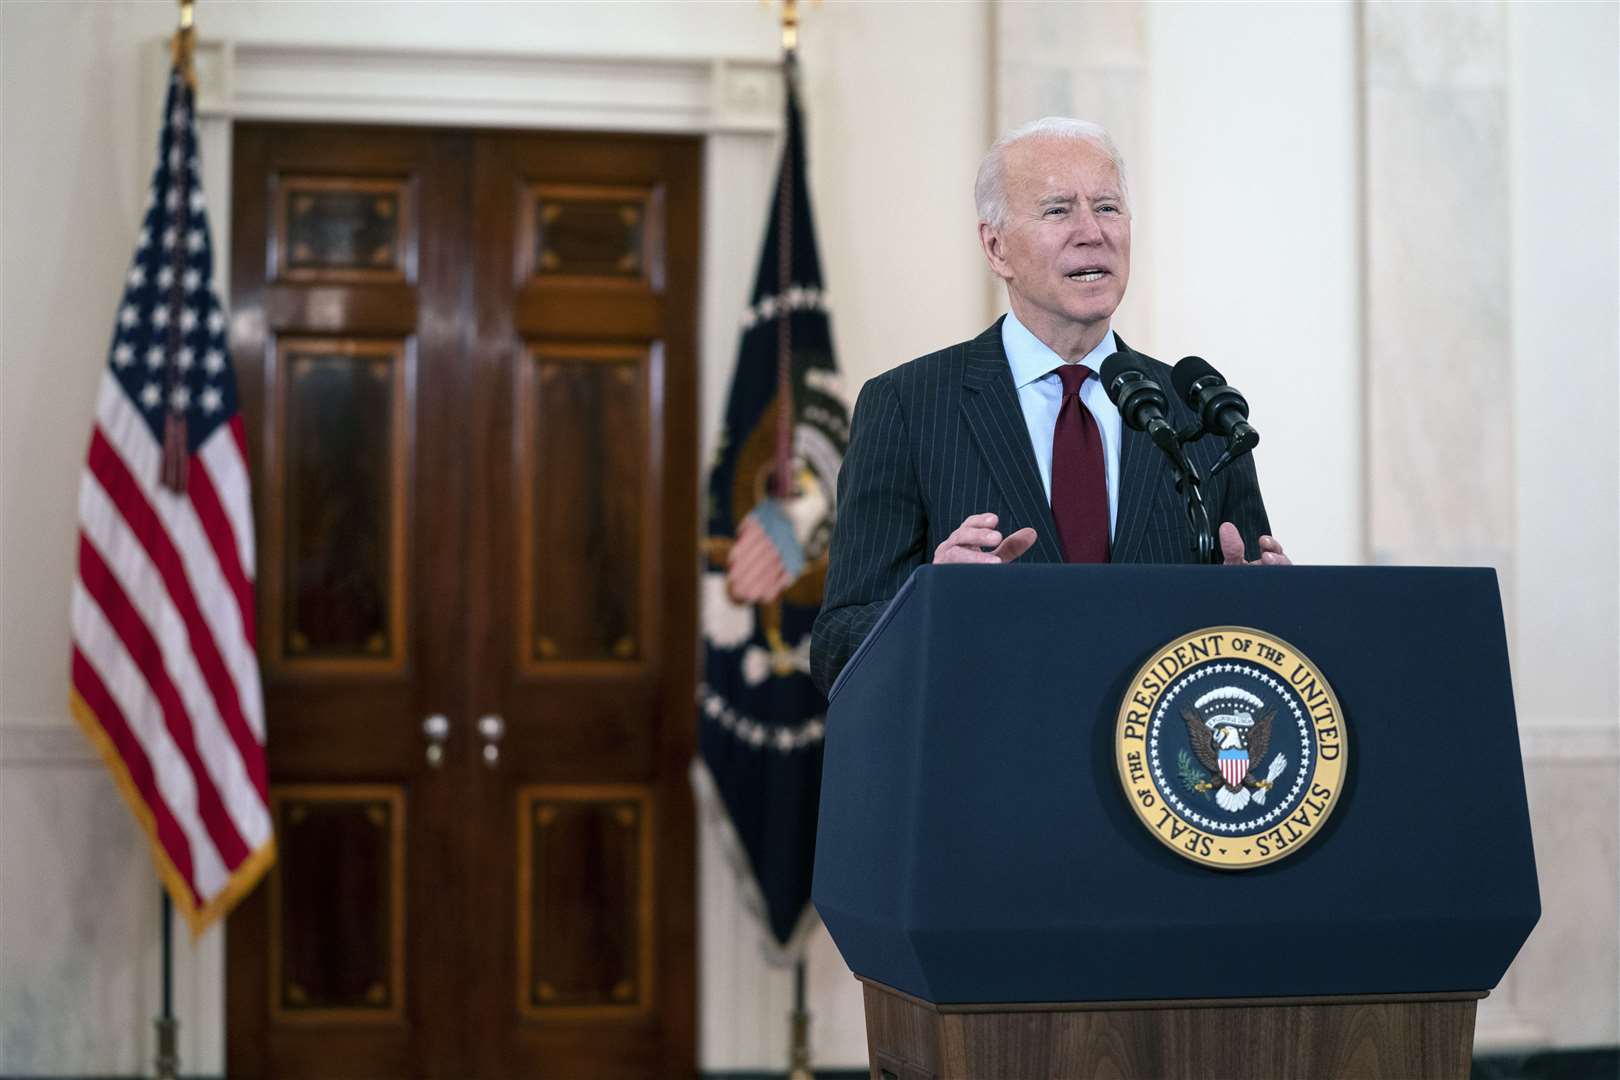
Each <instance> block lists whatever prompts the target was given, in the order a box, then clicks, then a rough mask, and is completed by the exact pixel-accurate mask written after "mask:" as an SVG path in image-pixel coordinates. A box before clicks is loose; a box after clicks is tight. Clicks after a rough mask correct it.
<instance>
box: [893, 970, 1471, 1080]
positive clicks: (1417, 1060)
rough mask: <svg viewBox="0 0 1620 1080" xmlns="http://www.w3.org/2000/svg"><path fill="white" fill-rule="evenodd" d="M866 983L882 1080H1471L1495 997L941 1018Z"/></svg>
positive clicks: (1127, 1005)
mask: <svg viewBox="0 0 1620 1080" xmlns="http://www.w3.org/2000/svg"><path fill="white" fill-rule="evenodd" d="M861 982H862V983H864V984H865V990H866V1046H867V1053H868V1055H869V1056H870V1060H871V1067H872V1080H1090V1078H1093V1077H1098V1078H1101V1077H1107V1078H1110V1080H1133V1078H1140V1080H1194V1078H1197V1080H1234V1078H1239V1077H1255V1078H1263V1080H1274V1078H1275V1080H1281V1078H1287V1080H1329V1078H1332V1080H1340V1078H1343V1080H1349V1078H1352V1077H1354V1078H1358V1080H1360V1078H1364V1080H1413V1078H1415V1077H1422V1078H1424V1080H1467V1078H1468V1070H1469V1065H1470V1061H1471V1058H1472V1055H1473V1047H1474V1009H1475V1006H1476V1004H1477V1003H1478V1001H1479V999H1480V998H1483V997H1484V996H1485V994H1484V993H1479V992H1474V993H1466V992H1459V993H1455V994H1382V995H1365V996H1354V997H1319V998H1236V999H1230V1000H1219V999H1216V1000H1205V1001H1123V1002H1121V1001H1112V1002H1058V1003H1050V1004H1030V1005H935V1004H932V1003H930V1002H927V1001H922V1000H919V999H918V998H914V997H912V996H911V995H909V994H904V993H901V992H900V991H898V990H894V989H892V988H890V987H888V986H884V985H883V984H881V983H875V982H872V981H870V980H867V979H862V980H861Z"/></svg>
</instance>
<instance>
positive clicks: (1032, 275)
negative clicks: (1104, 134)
mask: <svg viewBox="0 0 1620 1080" xmlns="http://www.w3.org/2000/svg"><path fill="white" fill-rule="evenodd" d="M1006 190H1007V220H1006V222H1005V223H1004V224H1003V225H1002V227H1001V228H1000V229H994V228H991V227H990V226H989V225H984V224H981V225H980V226H979V237H980V241H981V242H982V243H983V245H984V251H985V255H986V257H987V258H989V260H990V266H991V269H993V270H994V271H995V272H996V273H997V274H998V275H999V276H1000V277H1002V278H1003V279H1004V280H1005V281H1006V282H1007V290H1008V293H1009V294H1010V296H1011V298H1012V300H1013V303H1014V310H1015V311H1016V312H1017V313H1018V314H1019V318H1020V320H1022V321H1024V322H1025V324H1026V325H1029V328H1030V330H1031V331H1033V332H1035V333H1036V334H1037V335H1038V336H1040V337H1042V338H1043V339H1045V340H1048V343H1049V344H1050V343H1051V338H1052V337H1057V338H1067V337H1069V336H1071V335H1074V334H1076V333H1083V332H1084V331H1085V330H1086V329H1096V328H1098V327H1099V326H1103V325H1106V324H1107V322H1108V320H1109V319H1110V318H1111V317H1112V316H1113V314H1114V309H1115V308H1117V307H1119V302H1120V300H1121V299H1122V298H1123V297H1124V296H1125V285H1126V283H1127V282H1128V281H1129V280H1130V275H1131V216H1130V211H1129V209H1128V208H1127V207H1126V205H1125V192H1124V191H1123V189H1122V187H1121V185H1120V182H1119V174H1118V172H1117V170H1116V169H1115V168H1114V163H1113V162H1112V161H1111V160H1109V157H1108V155H1107V154H1106V153H1104V152H1103V151H1102V150H1101V149H1100V148H1099V147H1097V146H1095V145H1093V144H1092V143H1090V142H1086V141H1084V140H1082V139H1055V138H1030V139H1023V140H1021V141H1019V142H1017V143H1014V144H1013V145H1012V146H1010V147H1008V149H1007V157H1006ZM1032 322H1033V323H1035V324H1036V325H1030V324H1031V323H1032Z"/></svg>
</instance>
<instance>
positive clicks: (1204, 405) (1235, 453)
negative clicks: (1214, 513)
mask: <svg viewBox="0 0 1620 1080" xmlns="http://www.w3.org/2000/svg"><path fill="white" fill-rule="evenodd" d="M1170 382H1171V384H1172V385H1174V386H1175V388H1176V393H1177V395H1179V396H1180V398H1181V400H1183V401H1185V402H1186V403H1187V407H1188V408H1190V409H1191V410H1192V411H1193V412H1195V413H1197V414H1198V418H1199V420H1201V421H1202V422H1203V425H1204V430H1205V431H1208V432H1209V433H1210V434H1211V435H1219V436H1220V437H1221V438H1223V439H1225V440H1226V453H1225V454H1223V455H1221V458H1222V460H1221V462H1220V463H1219V464H1218V467H1217V468H1216V469H1212V470H1211V471H1210V475H1211V476H1213V475H1215V473H1216V472H1218V471H1219V470H1220V469H1221V468H1225V467H1226V465H1227V464H1229V463H1230V462H1231V461H1232V460H1234V459H1236V458H1239V457H1242V456H1243V455H1244V454H1247V453H1248V452H1249V451H1250V450H1253V449H1254V448H1255V447H1256V446H1257V445H1259V443H1260V433H1259V432H1258V431H1256V430H1254V428H1253V427H1252V426H1251V425H1250V424H1249V403H1248V402H1247V401H1245V400H1244V399H1243V395H1242V394H1240V393H1238V392H1237V391H1236V390H1235V389H1233V388H1232V387H1230V386H1228V385H1227V384H1226V380H1225V379H1223V378H1221V373H1220V372H1218V371H1216V370H1215V369H1214V368H1213V367H1211V366H1210V363H1209V361H1208V360H1205V359H1204V358H1203V357H1201V356H1184V357H1182V358H1181V362H1180V363H1178V364H1177V365H1176V367H1175V370H1174V371H1172V372H1171V373H1170Z"/></svg>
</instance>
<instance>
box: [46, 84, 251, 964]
mask: <svg viewBox="0 0 1620 1080" xmlns="http://www.w3.org/2000/svg"><path fill="white" fill-rule="evenodd" d="M193 111H194V110H193V92H192V90H191V88H190V86H189V85H188V84H187V81H186V79H185V78H184V77H183V75H182V74H181V71H180V69H179V68H178V67H177V68H176V69H175V70H174V72H173V73H172V74H171V75H170V78H169V88H168V95H167V100H166V102H165V104H164V113H163V130H162V134H161V136H160V138H159V142H158V161H157V168H156V170H155V171H154V172H153V174H152V187H151V192H150V200H149V202H148V204H147V208H146V215H145V219H144V220H143V222H142V225H141V231H140V235H139V237H138V239H137V240H136V244H135V257H134V259H133V260H132V261H131V263H130V268H129V274H128V276H127V277H126V279H125V287H124V296H123V301H122V303H120V304H119V307H118V313H117V316H116V320H115V324H114V326H113V334H112V343H111V346H110V348H109V351H108V359H107V368H106V370H105V371H104V372H103V373H102V377H101V387H100V391H99V392H98V394H97V396H96V414H95V424H94V427H93V429H92V431H91V434H90V452H89V457H88V459H87V461H86V464H85V468H84V473H83V475H82V477H81V479H80V485H79V543H78V575H77V578H76V579H75V581H74V583H73V597H72V612H71V625H72V635H73V657H72V689H71V691H70V694H69V701H70V704H71V708H72V711H73V714H74V716H75V717H76V718H77V720H78V722H79V724H80V726H81V727H82V728H83V729H84V732H85V734H86V735H87V736H88V737H89V739H90V741H91V742H92V743H94V744H95V746H96V748H97V750H98V751H100V753H101V756H102V758H103V759H104V760H105V761H106V763H107V767H108V768H109V769H110V770H111V771H112V774H113V778H114V780H115V781H116V782H117V784H118V787H119V789H120V790H121V791H122V792H123V795H124V798H125V800H126V801H127V802H128V803H129V806H130V809H131V810H132V811H133V812H134V814H135V818H136V820H137V821H138V822H139V823H140V825H141V827H142V828H143V829H144V830H145V832H146V835H147V838H148V840H149V841H150V843H151V847H152V854H153V858H154V860H155V862H156V863H157V867H158V873H159V876H160V877H161V878H162V880H163V882H164V885H165V887H166V888H167V889H168V891H169V894H170V896H171V897H172V899H173V901H174V904H175V906H176V907H178V908H179V909H180V911H181V912H182V913H183V914H184V915H185V917H186V920H187V922H188V923H189V924H190V925H191V928H192V930H193V932H196V933H201V932H202V931H203V930H204V929H205V928H206V927H207V926H208V925H209V924H210V923H211V922H213V920H215V919H216V918H218V917H219V916H221V915H223V914H225V913H226V912H227V911H228V910H229V909H230V907H231V906H232V905H233V904H234V903H235V902H236V900H237V899H238V898H240V897H241V896H243V895H245V894H246V893H247V891H248V890H250V889H251V888H252V887H253V885H254V884H255V883H256V882H257V881H258V879H259V878H260V876H262V875H263V874H264V872H265V870H266V869H268V868H269V866H270V864H271V862H272V861H273V860H274V858H275V846H274V839H273V836H272V833H271V824H270V809H269V789H268V783H267V778H266V769H265V753H264V703H263V695H262V693H261V692H260V687H259V666H258V658H257V655H256V653H255V648H254V615H253V514H252V506H251V502H250V499H249V493H248V470H247V454H246V442H245V439H244V436H243V431H242V418H241V415H240V414H239V413H238V411H237V396H236V379H235V376H234V374H233V373H232V370H231V362H230V355H229V353H228V352H227V350H226V347H225V314H224V310H223V308H222V306H221V304H220V301H219V296H218V294H217V293H216V292H215V291H214V283H213V248H212V246H211V244H210V240H209V232H208V217H207V214H206V212H205V209H204V202H203V192H202V184H201V168H200V163H199V161H198V156H197V131H196V125H195V123H194V116H193Z"/></svg>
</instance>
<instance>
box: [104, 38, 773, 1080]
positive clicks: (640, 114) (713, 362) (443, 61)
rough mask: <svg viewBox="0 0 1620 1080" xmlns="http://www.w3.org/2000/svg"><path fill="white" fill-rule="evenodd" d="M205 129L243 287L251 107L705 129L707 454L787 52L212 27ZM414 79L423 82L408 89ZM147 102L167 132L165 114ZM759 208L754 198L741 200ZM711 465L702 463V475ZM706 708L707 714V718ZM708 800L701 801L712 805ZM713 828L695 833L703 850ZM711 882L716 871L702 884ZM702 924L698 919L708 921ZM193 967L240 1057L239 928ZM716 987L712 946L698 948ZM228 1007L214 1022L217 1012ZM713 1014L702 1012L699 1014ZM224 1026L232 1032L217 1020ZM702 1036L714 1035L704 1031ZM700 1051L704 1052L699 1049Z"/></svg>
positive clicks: (200, 57) (152, 84)
mask: <svg viewBox="0 0 1620 1080" xmlns="http://www.w3.org/2000/svg"><path fill="white" fill-rule="evenodd" d="M194 63H195V69H196V76H197V97H196V102H197V105H196V109H197V132H198V140H199V143H200V150H201V157H202V171H203V190H204V191H205V192H206V193H207V196H208V205H209V214H210V225H211V229H212V240H213V245H214V251H215V257H214V266H215V274H214V277H215V285H216V288H217V289H218V290H219V292H220V295H222V296H229V295H231V291H230V290H231V281H230V267H231V241H232V237H231V222H232V212H233V207H232V199H231V194H232V183H231V163H232V157H233V155H232V143H233V130H234V125H235V124H236V123H237V122H238V121H256V120H279V121H303V122H310V123H323V124H375V125H386V126H394V127H411V126H420V127H437V128H461V129H478V128H503V129H519V130H534V131H600V132H614V133H626V134H683V135H697V136H700V137H702V140H703V207H702V213H703V222H704V226H703V232H702V235H701V239H700V254H699V267H700V271H699V273H700V279H699V283H698V286H699V287H698V343H697V344H698V371H699V394H700V399H701V405H702V408H701V424H700V428H699V439H700V447H699V454H698V458H697V462H696V464H697V467H698V468H699V469H700V470H701V468H702V466H703V462H705V461H706V460H707V454H708V449H709V446H710V443H711V441H712V438H713V433H714V431H715V430H716V427H717V421H718V417H719V415H720V412H721V408H722V405H723V394H724V392H725V390H726V386H725V383H726V381H727V380H726V379H725V378H724V377H710V376H711V375H714V374H716V373H724V372H727V371H728V370H729V368H730V365H731V361H732V358H733V357H732V354H733V350H734V349H735V347H736V326H737V313H738V312H739V311H741V310H742V309H743V307H744V306H745V305H746V303H747V298H748V295H749V290H750V289H751V287H752V281H751V274H752V270H753V265H754V262H755V259H756V258H757V254H758V252H757V246H756V245H757V243H758V226H759V221H760V220H762V215H763V212H764V209H765V207H766V205H767V201H768V199H769V197H770V192H771V189H772V187H773V177H774V169H775V165H776V154H777V149H778V142H779V139H780V136H781V131H782V117H783V101H782V77H781V68H780V65H779V62H778V61H777V60H776V59H774V58H770V59H759V58H750V57H726V56H718V55H705V56H692V57H660V58H648V57H638V56H632V55H619V56H588V55H569V54H564V53H541V52H532V53H522V52H493V51H473V50H456V51H449V50H435V49H403V48H397V47H376V48H373V47H368V46H341V47H338V46H332V45H320V44H304V45H300V44H286V43H275V44H269V43H262V42H250V41H238V40H234V39H229V38H203V39H200V40H199V41H198V42H197V44H196V51H195V60H194ZM169 64H170V58H169V52H168V44H167V42H166V41H164V40H154V41H153V42H152V44H151V47H150V52H149V59H148V63H147V65H146V81H147V86H146V87H145V89H146V90H148V91H149V92H148V93H146V94H143V95H140V97H139V100H141V101H145V100H151V99H153V98H154V96H155V95H159V94H160V92H161V87H162V86H164V85H165V84H166V82H167V79H168V71H169ZM402 88H408V90H402ZM147 112H149V110H141V115H139V116H134V117H132V122H133V123H135V125H136V127H135V130H136V131H138V132H141V133H142V137H143V138H148V137H149V139H150V140H151V141H153V142H155V140H156V138H157V127H156V121H157V120H158V119H159V118H158V117H156V116H155V114H154V115H150V116H149V115H145V114H146V113H147ZM739 207H741V208H745V211H747V210H749V209H753V210H757V212H744V213H743V214H741V215H739V214H738V212H737V211H738V208H739ZM699 479H701V477H700V478H699ZM695 716H696V714H695V712H694V721H693V722H694V724H695V723H696V720H695ZM700 816H701V815H700ZM699 843H700V838H699V837H698V836H694V837H693V847H694V859H696V858H697V857H698V854H697V847H698V845H699ZM698 887H699V889H700V890H701V888H702V886H701V882H700V883H699V885H698ZM697 931H698V927H696V926H694V927H693V932H694V934H696V933H697ZM198 946H199V947H198V948H197V949H196V951H195V952H194V953H193V957H194V960H195V964H194V966H193V965H186V966H188V967H191V970H190V971H188V972H177V975H179V977H180V978H182V979H183V980H185V981H187V982H189V983H190V984H191V985H193V986H195V987H197V988H198V990H199V991H200V992H201V993H200V995H199V996H200V999H201V1001H202V1008H203V1010H204V1012H203V1014H202V1016H199V1017H197V1018H196V1020H194V1021H193V1022H194V1023H195V1022H201V1023H202V1025H203V1028H204V1029H206V1028H208V1027H210V1026H212V1027H214V1031H213V1032H206V1031H205V1032H202V1033H200V1034H202V1037H203V1040H204V1042H205V1043H213V1039H214V1038H217V1039H218V1040H219V1042H218V1043H213V1045H216V1046H218V1047H219V1050H218V1051H217V1052H218V1053H219V1056H220V1060H221V1061H222V1062H223V1060H224V1056H225V1055H224V1046H223V1044H224V1042H225V1040H226V1039H227V1038H228V1037H229V1033H228V1032H227V1031H226V1030H225V1027H226V1010H225V986H226V983H225V943H224V933H223V932H220V933H217V934H211V935H208V937H206V938H204V939H203V940H202V941H200V942H198ZM696 961H697V972H698V980H699V987H700V996H701V987H702V983H703V961H702V956H701V952H700V954H699V955H698V956H697V957H696ZM214 1016H217V1017H218V1020H217V1021H214V1023H213V1024H212V1025H211V1024H210V1023H209V1020H210V1019H212V1017H214ZM699 1026H700V1027H701V1019H700V1022H699ZM216 1033H217V1034H216ZM699 1040H700V1041H701V1035H699ZM696 1064H697V1063H696V1062H694V1065H696Z"/></svg>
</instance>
